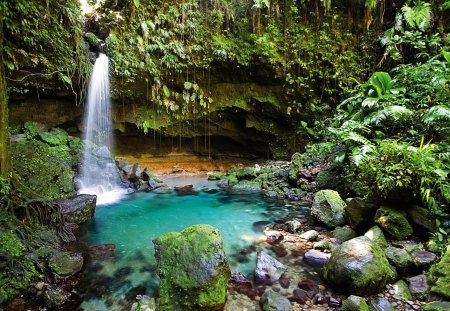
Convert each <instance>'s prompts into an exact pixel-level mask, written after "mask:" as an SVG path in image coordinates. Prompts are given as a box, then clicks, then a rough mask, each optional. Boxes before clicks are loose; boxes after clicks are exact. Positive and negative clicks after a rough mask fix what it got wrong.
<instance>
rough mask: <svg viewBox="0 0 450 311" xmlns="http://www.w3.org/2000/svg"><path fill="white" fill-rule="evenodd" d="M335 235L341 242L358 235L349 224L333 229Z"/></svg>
mask: <svg viewBox="0 0 450 311" xmlns="http://www.w3.org/2000/svg"><path fill="white" fill-rule="evenodd" d="M333 236H334V237H335V238H337V239H339V240H340V241H341V242H345V241H348V240H351V239H353V238H355V237H356V233H355V231H354V230H353V229H352V228H350V227H349V226H343V227H337V228H336V229H334V230H333Z"/></svg>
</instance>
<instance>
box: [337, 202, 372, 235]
mask: <svg viewBox="0 0 450 311" xmlns="http://www.w3.org/2000/svg"><path fill="white" fill-rule="evenodd" d="M378 207H379V206H378V204H377V202H376V200H375V199H373V198H364V199H361V198H352V199H350V200H349V201H348V202H347V206H346V208H345V219H346V220H347V222H348V224H349V225H350V227H352V228H353V229H354V230H356V231H359V232H361V231H365V230H367V228H369V227H370V226H372V225H373V217H374V216H375V212H376V211H377V209H378Z"/></svg>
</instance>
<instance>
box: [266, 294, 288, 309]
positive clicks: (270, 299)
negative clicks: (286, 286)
mask: <svg viewBox="0 0 450 311" xmlns="http://www.w3.org/2000/svg"><path fill="white" fill-rule="evenodd" d="M261 307H262V310H263V311H290V310H291V303H290V302H289V300H288V299H287V298H286V297H284V296H283V295H280V294H278V293H277V292H274V291H273V290H268V291H266V292H265V293H264V294H263V295H262V297H261Z"/></svg>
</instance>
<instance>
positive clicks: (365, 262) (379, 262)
mask: <svg viewBox="0 0 450 311" xmlns="http://www.w3.org/2000/svg"><path fill="white" fill-rule="evenodd" d="M323 276H324V278H325V281H326V282H327V283H328V284H329V285H330V286H331V287H333V288H334V289H335V290H337V291H341V292H344V293H347V294H353V295H371V294H374V293H376V292H378V291H380V290H381V289H383V287H384V286H385V285H386V284H387V283H388V282H389V281H391V280H392V279H393V277H394V272H393V271H392V270H391V268H390V267H389V263H388V261H387V259H386V256H385V255H384V253H383V251H382V250H381V248H380V247H379V246H378V245H376V244H375V243H373V242H372V241H371V240H370V239H368V238H367V237H357V238H354V239H351V240H349V241H347V242H344V243H343V244H342V245H340V246H339V247H338V248H337V249H335V250H334V251H333V252H332V254H331V257H330V259H329V260H328V261H327V263H326V264H325V266H324V270H323Z"/></svg>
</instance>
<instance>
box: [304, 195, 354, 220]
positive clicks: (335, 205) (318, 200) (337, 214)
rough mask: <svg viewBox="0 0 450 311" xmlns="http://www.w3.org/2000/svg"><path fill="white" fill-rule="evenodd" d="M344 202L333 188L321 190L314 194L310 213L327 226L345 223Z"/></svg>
mask: <svg viewBox="0 0 450 311" xmlns="http://www.w3.org/2000/svg"><path fill="white" fill-rule="evenodd" d="M345 207H346V204H345V202H344V201H343V200H342V199H341V196H340V195H339V193H337V192H336V191H334V190H321V191H319V192H317V193H316V195H315V196H314V202H313V204H312V207H311V214H312V215H313V216H314V217H315V218H316V219H317V220H318V221H320V222H322V223H324V224H325V225H326V226H327V227H329V228H335V227H337V226H342V225H344V224H345V220H344V211H345Z"/></svg>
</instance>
